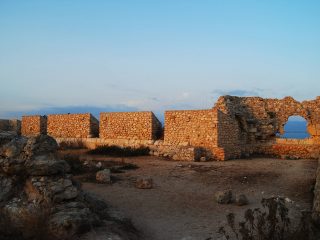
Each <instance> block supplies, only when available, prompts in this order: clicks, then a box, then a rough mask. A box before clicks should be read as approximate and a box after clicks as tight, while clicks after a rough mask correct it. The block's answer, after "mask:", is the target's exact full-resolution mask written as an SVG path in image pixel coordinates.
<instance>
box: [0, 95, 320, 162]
mask: <svg viewBox="0 0 320 240" xmlns="http://www.w3.org/2000/svg"><path fill="white" fill-rule="evenodd" d="M319 113H320V97H317V98H316V99H315V100H310V101H303V102H298V101H296V100H294V99H293V98H292V97H285V98H283V99H264V98H260V97H235V96H222V97H220V98H219V99H218V101H217V103H216V104H215V106H214V107H213V108H212V109H206V110H181V111H166V112H165V121H164V126H161V123H160V121H159V120H158V119H157V118H156V116H155V115H154V114H153V113H152V112H121V113H120V112H118V113H114V112H112V113H111V112H109V113H108V112H106V113H101V114H100V122H99V121H98V120H97V119H96V118H94V117H93V116H92V115H91V114H90V113H85V114H54V115H48V116H39V115H37V116H23V117H22V122H21V134H22V135H24V136H34V135H38V134H48V135H50V136H52V137H54V138H55V139H56V140H57V142H58V143H60V144H61V143H63V144H66V145H81V146H85V147H87V148H90V149H92V148H96V147H97V146H101V145H117V146H121V147H123V146H130V147H149V148H150V154H152V155H156V156H164V157H170V158H173V159H175V160H187V161H192V160H200V159H206V160H208V159H215V160H227V159H234V158H240V157H246V156H250V155H270V156H276V157H287V158H317V157H318V155H319V144H320V140H319V139H320V115H319ZM295 115H298V116H301V117H304V118H305V119H306V121H307V123H308V132H309V134H310V138H308V139H281V138H278V137H277V134H282V133H283V132H284V125H285V123H286V122H287V121H288V118H289V117H290V116H295ZM2 125H3V126H6V129H8V127H9V128H10V124H5V123H4V122H3V124H2ZM2 125H0V126H2ZM12 125H14V126H13V127H12V129H13V130H14V129H17V127H16V125H17V124H12Z"/></svg>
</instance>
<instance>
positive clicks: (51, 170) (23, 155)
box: [0, 133, 138, 240]
mask: <svg viewBox="0 0 320 240" xmlns="http://www.w3.org/2000/svg"><path fill="white" fill-rule="evenodd" d="M0 143H1V144H2V146H0V239H16V240H19V239H77V238H79V237H86V236H87V235H88V234H90V233H97V232H99V233H100V235H101V236H104V237H103V238H99V236H98V235H97V236H96V239H106V238H105V237H106V236H108V237H109V238H107V239H119V240H121V239H123V240H125V239H138V232H137V231H136V230H135V229H134V228H133V226H132V225H131V223H130V221H128V220H127V219H125V218H121V217H119V216H117V215H115V214H113V215H112V213H110V209H109V208H108V206H107V204H106V203H105V202H104V201H103V200H101V199H99V198H98V197H97V196H95V195H93V194H91V193H88V192H85V191H83V190H82V189H81V184H80V183H79V182H77V181H76V180H75V179H74V178H73V176H72V174H71V172H70V170H71V169H70V166H69V164H68V163H67V162H66V161H64V160H61V159H60V158H59V157H58V156H57V148H58V145H57V143H56V141H55V140H54V139H53V138H51V137H49V136H46V135H41V136H37V137H29V138H26V137H20V136H15V134H13V133H0ZM83 234H86V235H83ZM91 239H92V238H91Z"/></svg>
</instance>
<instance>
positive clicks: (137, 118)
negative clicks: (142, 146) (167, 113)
mask: <svg viewBox="0 0 320 240" xmlns="http://www.w3.org/2000/svg"><path fill="white" fill-rule="evenodd" d="M161 132H162V126H161V123H160V121H159V120H158V119H157V118H156V116H155V115H154V114H153V113H152V112H110V113H100V138H104V139H138V140H155V139H158V138H160V136H161Z"/></svg>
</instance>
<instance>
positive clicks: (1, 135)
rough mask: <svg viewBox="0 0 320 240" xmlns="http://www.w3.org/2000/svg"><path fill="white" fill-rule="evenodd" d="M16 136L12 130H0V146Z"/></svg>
mask: <svg viewBox="0 0 320 240" xmlns="http://www.w3.org/2000/svg"><path fill="white" fill-rule="evenodd" d="M15 137H17V133H16V132H14V131H0V147H1V146H2V145H4V144H6V143H8V142H10V141H11V140H12V139H14V138H15Z"/></svg>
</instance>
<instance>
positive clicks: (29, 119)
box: [21, 115, 47, 136]
mask: <svg viewBox="0 0 320 240" xmlns="http://www.w3.org/2000/svg"><path fill="white" fill-rule="evenodd" d="M40 134H47V117H46V116H40V115H33V116H22V121H21V135H23V136H36V135H40Z"/></svg>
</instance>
